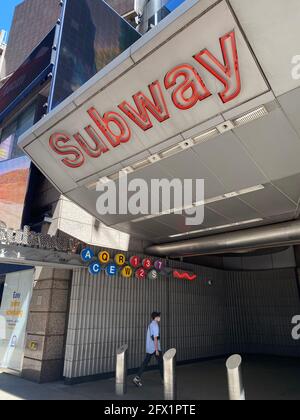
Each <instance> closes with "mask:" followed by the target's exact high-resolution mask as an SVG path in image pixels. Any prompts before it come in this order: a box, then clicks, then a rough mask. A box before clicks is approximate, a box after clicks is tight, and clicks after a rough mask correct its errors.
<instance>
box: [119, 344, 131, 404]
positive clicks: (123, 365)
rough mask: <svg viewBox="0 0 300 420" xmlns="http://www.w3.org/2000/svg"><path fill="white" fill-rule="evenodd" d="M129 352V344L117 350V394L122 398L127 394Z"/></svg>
mask: <svg viewBox="0 0 300 420" xmlns="http://www.w3.org/2000/svg"><path fill="white" fill-rule="evenodd" d="M127 352H128V345H127V344H125V345H124V346H122V347H120V348H119V349H118V350H117V363H116V394H117V395H118V396H120V397H121V396H122V395H124V394H126V392H127Z"/></svg>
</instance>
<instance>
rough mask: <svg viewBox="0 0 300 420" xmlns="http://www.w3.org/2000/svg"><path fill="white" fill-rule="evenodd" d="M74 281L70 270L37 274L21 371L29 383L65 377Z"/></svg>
mask: <svg viewBox="0 0 300 420" xmlns="http://www.w3.org/2000/svg"><path fill="white" fill-rule="evenodd" d="M71 277H72V271H71V270H58V269H50V268H43V269H41V268H37V270H36V276H35V283H34V288H33V295H32V299H31V303H30V309H29V317H28V324H27V336H26V348H25V357H24V364H23V370H22V376H23V377H24V378H26V379H29V380H32V381H36V382H40V383H41V382H50V381H55V380H58V379H61V377H62V373H63V365H64V356H65V339H66V329H67V321H68V306H69V293H70V287H71ZM32 343H34V346H35V348H34V349H32V348H31V345H32Z"/></svg>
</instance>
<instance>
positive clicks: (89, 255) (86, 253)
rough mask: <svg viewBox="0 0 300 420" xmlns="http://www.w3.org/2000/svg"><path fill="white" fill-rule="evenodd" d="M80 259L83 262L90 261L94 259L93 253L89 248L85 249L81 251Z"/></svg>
mask: <svg viewBox="0 0 300 420" xmlns="http://www.w3.org/2000/svg"><path fill="white" fill-rule="evenodd" d="M80 256H81V259H82V260H83V261H84V262H88V261H92V259H93V258H94V257H95V254H94V251H93V250H92V249H90V248H85V249H83V250H82V251H81V254H80Z"/></svg>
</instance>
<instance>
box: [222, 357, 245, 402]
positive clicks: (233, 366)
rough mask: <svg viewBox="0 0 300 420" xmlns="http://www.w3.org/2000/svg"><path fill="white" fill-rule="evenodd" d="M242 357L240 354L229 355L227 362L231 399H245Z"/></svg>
mask: <svg viewBox="0 0 300 420" xmlns="http://www.w3.org/2000/svg"><path fill="white" fill-rule="evenodd" d="M241 366H242V358H241V356H239V355H238V354H235V355H234V356H231V357H229V359H228V360H227V362H226V367H227V377H228V390H229V398H230V400H231V401H245V399H246V396H245V390H244V386H243V378H242V369H241Z"/></svg>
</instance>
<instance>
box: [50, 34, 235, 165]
mask: <svg viewBox="0 0 300 420" xmlns="http://www.w3.org/2000/svg"><path fill="white" fill-rule="evenodd" d="M219 41H220V48H221V52H222V57H223V62H221V61H220V60H219V59H218V58H217V57H216V56H215V55H214V54H213V53H212V52H211V51H209V50H208V49H203V50H201V51H200V52H197V53H196V54H195V55H194V56H193V63H194V64H187V63H183V64H181V65H178V66H176V67H174V68H172V69H171V70H170V71H169V72H167V74H165V76H164V80H163V82H160V81H159V80H155V81H153V82H152V83H151V84H150V85H149V86H148V88H146V89H145V90H144V91H142V90H141V91H139V92H136V93H135V94H133V96H132V99H125V100H124V101H122V102H121V103H120V104H119V105H118V106H117V107H116V108H117V109H114V110H108V111H107V112H105V113H104V114H100V112H99V110H97V109H96V107H94V106H93V107H90V108H89V109H88V110H87V114H88V116H89V118H90V122H91V123H90V124H89V125H86V126H85V127H83V129H82V130H81V131H77V132H75V133H73V134H72V135H71V134H66V133H63V132H55V133H54V134H52V135H51V136H50V138H49V146H50V148H51V149H52V151H53V152H54V153H55V154H57V155H58V156H60V157H61V161H62V163H63V164H64V165H66V166H67V167H69V168H73V169H76V168H80V167H82V166H83V165H84V163H85V161H86V159H87V158H92V159H98V158H100V157H101V156H102V155H105V154H107V153H109V152H110V151H111V150H113V149H114V148H117V147H121V146H122V144H125V143H129V142H130V141H131V140H132V137H133V134H132V130H131V128H130V125H131V124H134V125H135V126H136V127H138V129H139V130H141V132H143V131H144V132H145V131H148V130H151V129H152V128H153V124H154V121H157V122H158V123H160V124H164V123H165V122H166V121H168V120H170V119H172V109H170V107H168V105H167V101H166V95H170V97H171V101H172V103H173V105H174V107H175V108H176V109H179V110H181V111H188V110H189V109H191V108H193V107H195V106H196V105H197V104H199V103H201V102H203V101H205V100H207V98H209V97H211V96H212V93H211V92H210V90H209V89H208V87H207V86H206V84H205V81H204V76H207V75H210V77H213V78H214V79H215V80H216V81H218V82H220V86H221V90H220V91H219V92H218V95H219V99H220V101H221V103H223V104H226V103H228V102H230V101H232V100H234V99H235V98H237V97H238V96H239V94H240V92H241V76H240V67H239V58H238V51H237V42H236V35H235V31H231V32H229V33H228V34H226V35H224V36H223V37H221V38H220V40H219Z"/></svg>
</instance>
